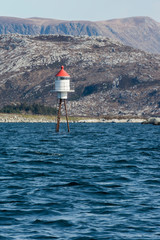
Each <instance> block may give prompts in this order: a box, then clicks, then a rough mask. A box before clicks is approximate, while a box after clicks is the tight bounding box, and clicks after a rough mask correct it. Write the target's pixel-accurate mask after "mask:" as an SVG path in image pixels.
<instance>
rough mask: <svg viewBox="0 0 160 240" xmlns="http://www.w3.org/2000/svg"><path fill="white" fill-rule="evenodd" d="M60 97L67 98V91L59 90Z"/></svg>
mask: <svg viewBox="0 0 160 240" xmlns="http://www.w3.org/2000/svg"><path fill="white" fill-rule="evenodd" d="M58 99H67V92H58Z"/></svg>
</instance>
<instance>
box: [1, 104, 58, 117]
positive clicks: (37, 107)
mask: <svg viewBox="0 0 160 240" xmlns="http://www.w3.org/2000/svg"><path fill="white" fill-rule="evenodd" d="M0 112H1V113H28V114H40V115H55V114H56V108H53V107H48V106H44V105H41V104H32V105H28V104H26V103H21V104H18V105H7V106H4V107H3V108H1V109H0Z"/></svg>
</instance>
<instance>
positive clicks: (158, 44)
mask: <svg viewBox="0 0 160 240" xmlns="http://www.w3.org/2000/svg"><path fill="white" fill-rule="evenodd" d="M8 33H18V34H23V35H37V34H62V35H64V34H65V35H73V36H81V35H88V36H105V37H108V38H111V39H114V40H118V41H120V42H121V43H123V44H125V45H128V46H132V47H134V48H138V49H141V50H144V51H147V52H150V53H155V54H156V53H158V54H159V53H160V23H158V22H156V21H154V20H153V19H151V18H149V17H131V18H124V19H113V20H108V21H98V22H91V21H63V20H55V19H45V18H44V19H43V18H29V19H23V18H13V17H0V34H8Z"/></svg>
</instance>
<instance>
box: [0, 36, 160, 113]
mask: <svg viewBox="0 0 160 240" xmlns="http://www.w3.org/2000/svg"><path fill="white" fill-rule="evenodd" d="M0 56H1V58H0V107H3V106H4V105H8V104H18V103H23V102H26V103H28V104H32V103H40V104H44V105H48V106H52V107H53V106H56V102H57V98H56V94H55V93H53V92H52V90H53V89H54V77H55V74H56V73H57V72H58V71H59V69H60V67H61V65H64V66H65V68H66V70H67V72H68V73H69V74H70V75H71V77H72V79H71V81H72V84H73V85H74V88H75V93H74V94H70V95H69V102H68V112H69V115H76V116H96V117H101V116H104V117H107V116H111V117H112V116H113V117H114V116H120V117H121V116H126V115H130V116H133V115H134V116H137V117H139V116H140V117H146V116H157V117H158V116H160V55H154V54H147V53H146V52H143V51H140V50H136V49H134V48H132V47H129V46H125V45H123V44H121V43H119V42H117V41H113V40H110V39H108V38H105V37H100V36H98V37H88V36H79V37H78V36H76V37H73V36H66V35H37V36H24V35H1V36H0Z"/></svg>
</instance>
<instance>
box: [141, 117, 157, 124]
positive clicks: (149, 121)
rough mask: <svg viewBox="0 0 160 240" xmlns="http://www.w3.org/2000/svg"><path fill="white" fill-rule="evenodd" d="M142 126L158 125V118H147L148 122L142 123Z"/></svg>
mask: <svg viewBox="0 0 160 240" xmlns="http://www.w3.org/2000/svg"><path fill="white" fill-rule="evenodd" d="M142 124H153V125H160V118H149V119H148V120H146V121H144V122H142Z"/></svg>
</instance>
